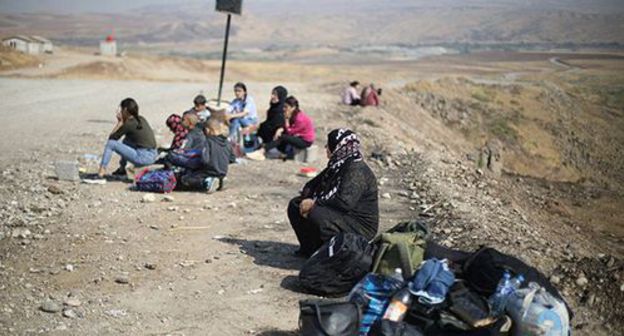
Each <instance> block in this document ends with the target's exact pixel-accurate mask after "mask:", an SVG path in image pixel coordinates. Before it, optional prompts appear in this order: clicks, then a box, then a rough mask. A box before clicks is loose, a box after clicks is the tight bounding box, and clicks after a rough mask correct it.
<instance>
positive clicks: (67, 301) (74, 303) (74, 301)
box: [63, 297, 82, 307]
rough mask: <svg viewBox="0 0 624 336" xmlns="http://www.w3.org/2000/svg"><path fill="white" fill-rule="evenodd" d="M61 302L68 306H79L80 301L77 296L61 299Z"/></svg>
mask: <svg viewBox="0 0 624 336" xmlns="http://www.w3.org/2000/svg"><path fill="white" fill-rule="evenodd" d="M63 304H64V305H66V306H69V307H80V305H81V304H82V302H80V300H78V299H77V298H73V297H71V298H67V299H65V301H63Z"/></svg>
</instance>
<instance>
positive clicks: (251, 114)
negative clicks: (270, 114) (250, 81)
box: [227, 82, 258, 141]
mask: <svg viewBox="0 0 624 336" xmlns="http://www.w3.org/2000/svg"><path fill="white" fill-rule="evenodd" d="M234 95H235V96H236V98H235V99H234V100H233V101H232V103H231V104H230V106H229V107H228V108H227V116H228V119H229V122H230V139H232V140H235V141H236V140H238V139H237V136H238V130H239V128H240V129H241V133H242V134H249V132H250V127H252V126H253V127H255V126H257V124H258V112H257V111H256V103H254V100H253V98H252V97H251V96H250V95H248V94H247V86H245V84H244V83H240V82H238V83H236V84H234Z"/></svg>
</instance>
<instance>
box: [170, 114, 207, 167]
mask: <svg viewBox="0 0 624 336" xmlns="http://www.w3.org/2000/svg"><path fill="white" fill-rule="evenodd" d="M181 124H182V127H184V128H185V129H186V130H187V131H188V133H187V134H186V137H185V139H184V141H183V142H182V146H181V147H180V148H177V149H174V150H170V151H169V153H168V154H167V156H166V157H165V165H174V166H178V167H182V168H190V169H196V168H199V166H200V165H201V151H202V146H203V145H204V137H205V136H204V132H203V129H202V128H201V127H202V124H201V123H199V118H198V117H197V114H195V113H193V112H188V111H187V112H184V115H183V116H182V123H181Z"/></svg>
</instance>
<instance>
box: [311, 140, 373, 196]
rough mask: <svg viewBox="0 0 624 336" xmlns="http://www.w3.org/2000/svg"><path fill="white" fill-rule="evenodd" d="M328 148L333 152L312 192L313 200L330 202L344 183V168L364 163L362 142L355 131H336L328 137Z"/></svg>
mask: <svg viewBox="0 0 624 336" xmlns="http://www.w3.org/2000/svg"><path fill="white" fill-rule="evenodd" d="M327 148H328V149H329V151H330V152H331V156H330V158H329V162H327V168H325V169H324V170H323V171H322V172H321V176H320V183H319V184H318V185H317V186H316V188H314V189H315V190H312V198H314V199H322V200H328V199H330V198H332V196H334V194H336V192H337V191H338V189H339V188H340V184H341V182H342V176H343V175H344V167H345V165H346V163H348V162H357V161H362V153H361V152H360V140H359V139H358V136H357V135H356V134H355V133H353V131H351V130H349V129H346V128H339V129H335V130H333V131H331V132H329V134H328V135H327Z"/></svg>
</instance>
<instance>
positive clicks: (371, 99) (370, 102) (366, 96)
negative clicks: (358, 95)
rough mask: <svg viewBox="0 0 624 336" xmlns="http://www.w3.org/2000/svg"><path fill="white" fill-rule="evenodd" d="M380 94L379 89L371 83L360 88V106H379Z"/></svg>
mask: <svg viewBox="0 0 624 336" xmlns="http://www.w3.org/2000/svg"><path fill="white" fill-rule="evenodd" d="M380 95H381V89H376V88H375V86H374V85H373V84H372V83H371V84H370V85H368V86H367V87H365V88H364V89H363V90H362V100H361V101H360V104H361V105H362V106H379V96H380Z"/></svg>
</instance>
